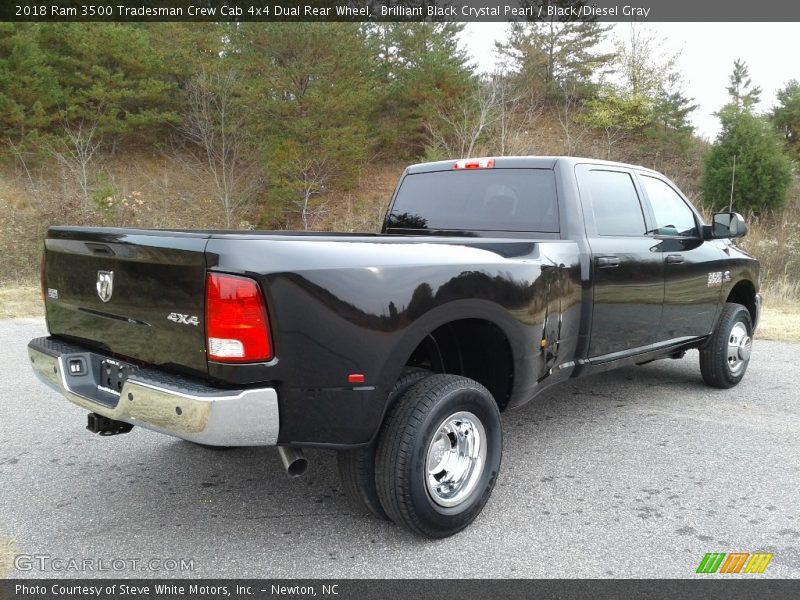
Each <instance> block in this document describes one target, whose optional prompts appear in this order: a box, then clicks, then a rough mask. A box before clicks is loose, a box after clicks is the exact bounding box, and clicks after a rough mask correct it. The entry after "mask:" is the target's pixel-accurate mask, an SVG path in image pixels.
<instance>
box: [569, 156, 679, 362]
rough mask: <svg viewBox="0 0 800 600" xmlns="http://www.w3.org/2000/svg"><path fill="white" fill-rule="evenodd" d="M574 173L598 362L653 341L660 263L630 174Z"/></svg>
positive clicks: (593, 169)
mask: <svg viewBox="0 0 800 600" xmlns="http://www.w3.org/2000/svg"><path fill="white" fill-rule="evenodd" d="M576 175H577V179H578V189H579V191H580V197H581V204H582V208H583V214H584V222H585V226H586V236H587V239H588V242H589V247H590V248H591V252H592V266H591V274H590V277H591V282H592V288H593V299H594V307H593V311H592V329H591V338H590V342H589V357H590V358H598V357H600V358H601V359H602V358H605V357H608V355H613V354H616V353H619V352H627V351H631V350H635V349H637V348H641V347H642V346H647V345H648V344H652V343H654V342H655V341H656V329H657V328H658V325H659V323H660V322H661V309H662V303H663V300H664V263H663V258H662V254H661V251H660V249H659V248H657V247H656V245H657V242H656V241H655V240H654V239H653V237H652V236H650V235H648V234H647V230H648V229H649V227H648V222H649V220H650V216H649V213H647V212H646V210H645V205H644V204H643V203H642V201H641V198H640V192H639V190H638V188H637V185H636V180H635V177H634V174H633V172H632V171H630V170H628V169H624V168H619V167H615V166H606V165H578V166H577V167H576ZM646 215H647V216H646ZM608 358H615V357H613V356H612V357H608Z"/></svg>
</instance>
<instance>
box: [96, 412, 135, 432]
mask: <svg viewBox="0 0 800 600" xmlns="http://www.w3.org/2000/svg"><path fill="white" fill-rule="evenodd" d="M86 429H88V430H89V431H91V432H92V433H99V434H100V435H120V434H123V433H128V432H129V431H130V430H131V429H133V425H131V424H130V423H125V422H124V421H116V420H114V419H109V418H108V417H104V416H103V415H98V414H97V413H89V420H88V422H87V424H86Z"/></svg>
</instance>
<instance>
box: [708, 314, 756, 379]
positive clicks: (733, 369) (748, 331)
mask: <svg viewBox="0 0 800 600" xmlns="http://www.w3.org/2000/svg"><path fill="white" fill-rule="evenodd" d="M752 345H753V325H752V323H751V321H750V312H749V311H748V310H747V309H746V308H745V307H744V306H742V305H741V304H734V303H732V302H728V303H726V304H725V306H724V307H723V309H722V314H721V315H720V317H719V321H718V322H717V326H716V328H715V329H714V332H713V333H712V334H711V339H709V340H708V343H707V344H706V345H705V346H704V347H703V348H702V349H701V350H700V372H701V373H702V375H703V381H705V382H706V384H708V385H710V386H712V387H716V388H721V389H728V388H732V387H733V386H735V385H737V384H738V383H739V382H740V381H741V380H742V378H743V377H744V374H745V372H746V371H747V365H748V364H750V352H751V349H752Z"/></svg>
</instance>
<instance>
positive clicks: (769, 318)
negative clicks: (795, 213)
mask: <svg viewBox="0 0 800 600" xmlns="http://www.w3.org/2000/svg"><path fill="white" fill-rule="evenodd" d="M41 316H44V310H43V307H42V296H41V292H40V291H39V287H38V286H35V285H3V286H0V319H10V318H15V317H41ZM756 337H757V338H758V339H761V340H779V341H783V342H800V304H797V303H791V302H789V303H779V302H770V300H769V298H767V301H766V304H765V306H764V309H763V310H762V312H761V323H760V324H759V326H758V334H757V336H756Z"/></svg>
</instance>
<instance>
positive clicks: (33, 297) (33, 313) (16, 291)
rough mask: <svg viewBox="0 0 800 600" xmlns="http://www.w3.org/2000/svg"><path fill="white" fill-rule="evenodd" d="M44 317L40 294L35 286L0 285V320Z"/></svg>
mask: <svg viewBox="0 0 800 600" xmlns="http://www.w3.org/2000/svg"><path fill="white" fill-rule="evenodd" d="M41 316H44V306H43V305H42V292H41V291H40V289H39V286H36V285H13V284H4V285H0V319H10V318H14V317H41Z"/></svg>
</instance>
